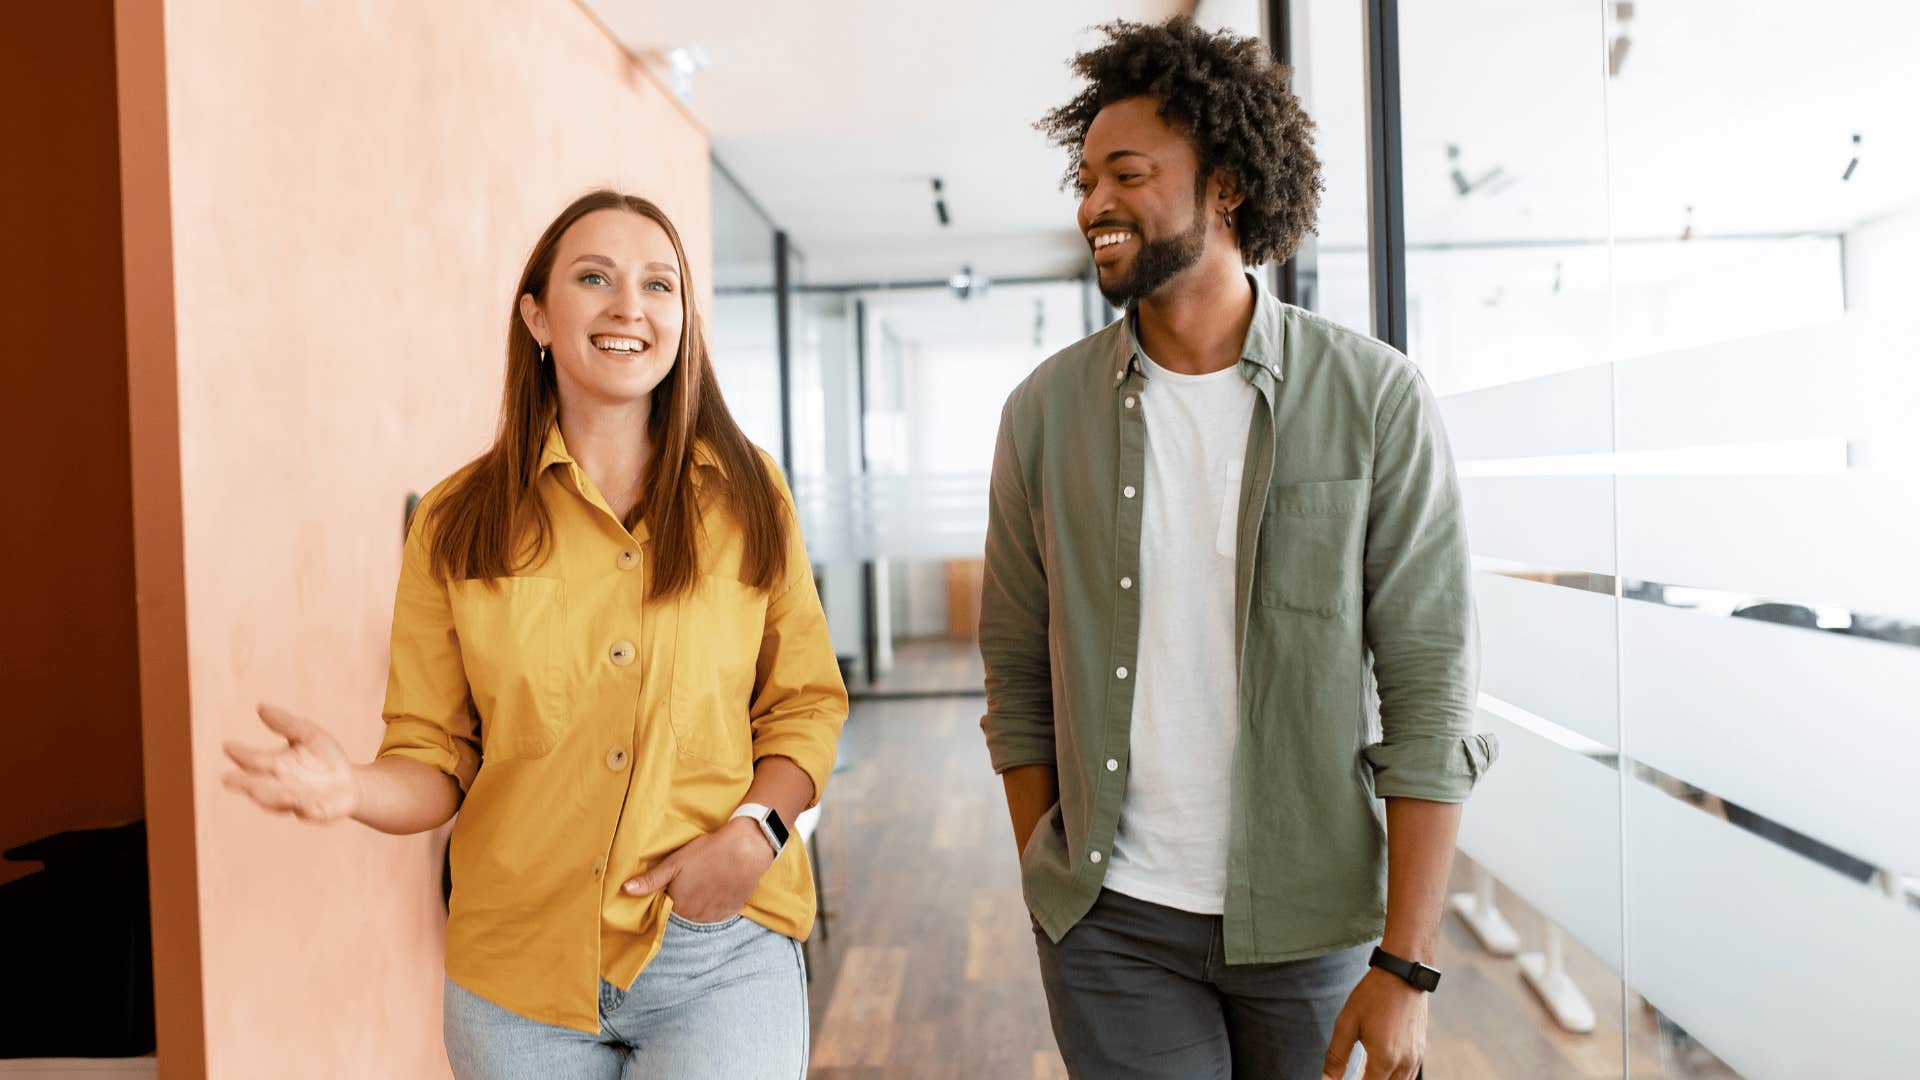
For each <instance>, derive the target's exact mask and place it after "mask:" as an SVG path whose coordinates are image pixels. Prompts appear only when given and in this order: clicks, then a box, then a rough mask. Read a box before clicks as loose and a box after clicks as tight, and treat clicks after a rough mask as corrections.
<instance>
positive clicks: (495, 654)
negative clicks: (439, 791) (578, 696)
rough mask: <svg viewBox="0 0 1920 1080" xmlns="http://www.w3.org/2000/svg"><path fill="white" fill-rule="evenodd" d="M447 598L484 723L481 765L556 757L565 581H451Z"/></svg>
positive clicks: (562, 713)
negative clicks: (492, 762) (490, 762)
mask: <svg viewBox="0 0 1920 1080" xmlns="http://www.w3.org/2000/svg"><path fill="white" fill-rule="evenodd" d="M447 599H448V602H449V604H450V606H451V608H452V613H453V624H454V632H455V633H456V634H457V635H458V636H459V639H460V657H461V662H462V663H463V664H464V665H465V667H466V675H467V686H468V689H469V692H470V693H471V694H472V695H473V705H474V709H475V711H476V712H477V713H478V714H479V717H480V745H481V759H482V760H483V761H509V760H514V759H517V758H537V757H544V756H546V755H547V754H548V753H551V752H552V750H553V748H554V746H555V745H557V744H558V743H559V741H560V736H561V735H562V734H563V733H564V732H565V730H566V726H567V707H568V694H567V686H566V667H565V654H564V651H563V650H564V642H563V638H564V633H565V629H566V621H567V620H566V601H567V591H566V582H564V581H561V580H559V579H557V578H543V577H509V578H492V579H467V580H461V581H454V582H451V583H449V585H448V588H447Z"/></svg>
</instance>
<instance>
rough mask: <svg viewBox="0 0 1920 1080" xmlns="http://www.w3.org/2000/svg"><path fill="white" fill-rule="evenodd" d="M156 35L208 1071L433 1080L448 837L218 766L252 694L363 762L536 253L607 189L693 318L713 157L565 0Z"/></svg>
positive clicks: (218, 12) (493, 393) (214, 21)
mask: <svg viewBox="0 0 1920 1080" xmlns="http://www.w3.org/2000/svg"><path fill="white" fill-rule="evenodd" d="M122 3H123V4H137V0H122ZM163 37H164V56H165V94H166V121H165V122H166V127H167V131H168V135H167V141H166V155H167V159H168V183H169V185H170V190H171V234H172V262H171V274H172V288H173V294H174V301H173V312H174V319H175V321H176V331H175V337H174V345H175V352H176V356H175V359H174V365H175V371H176V386H177V393H178V425H177V438H178V455H179V506H180V531H181V544H182V556H181V562H182V571H181V573H182V580H183V583H184V595H185V634H186V642H187V648H186V656H187V660H186V663H187V685H188V688H189V695H188V696H189V699H190V702H191V704H190V708H189V710H188V715H186V716H180V717H154V716H150V717H149V718H148V723H149V724H150V725H152V724H165V725H172V724H177V725H179V737H180V738H181V739H183V740H185V741H186V742H187V743H188V745H189V749H190V755H191V762H192V777H193V780H192V807H191V809H192V815H193V823H194V824H193V840H194V842H195V845H196V847H197V852H198V857H197V868H196V879H195V883H194V884H195V886H196V887H197V891H198V905H199V907H198V912H199V933H200V938H201V940H200V958H201V962H202V967H203V970H202V972H201V981H202V997H203V1003H204V1012H205V1019H204V1039H205V1062H206V1070H207V1073H208V1075H210V1076H214V1077H258V1076H274V1077H285V1078H296V1077H340V1076H369V1077H371V1076H396V1077H398V1076H405V1077H420V1076H434V1075H444V1074H445V1072H446V1066H445V1061H444V1058H443V1056H442V1049H441V1037H440V986H441V982H440V979H441V976H440V962H441V956H440V952H441V908H440V898H439V893H438V881H439V866H440V864H439V858H440V856H439V851H440V847H439V839H438V838H437V837H434V838H428V837H414V838H407V839H393V838H388V837H383V836H378V835H375V834H372V833H370V832H367V831H365V830H363V829H360V828H358V827H354V826H340V827H336V828H327V829H316V828H312V827H308V826H303V825H300V824H297V823H294V822H291V821H288V820H282V819H276V818H269V817H267V816H265V815H263V814H260V813H258V812H256V811H254V810H253V809H252V808H251V807H250V806H247V805H244V804H242V803H241V802H240V801H239V800H238V799H237V797H235V796H233V795H231V794H229V793H228V792H226V791H225V790H223V789H222V788H221V787H220V784H219V774H220V772H221V771H222V761H221V754H220V743H221V740H223V739H227V738H233V737H241V738H258V737H259V736H260V734H261V732H260V730H259V728H258V725H257V722H256V721H255V720H254V718H253V715H252V709H253V705H254V703H255V702H256V701H260V700H267V701H274V702H278V703H281V704H284V705H286V706H288V707H291V708H293V709H295V710H297V711H299V712H302V713H305V714H307V715H309V716H311V717H313V718H315V719H317V720H320V721H321V722H323V723H325V724H326V725H327V726H328V727H330V728H331V729H332V730H333V731H334V733H335V734H336V735H338V737H339V738H340V739H341V740H342V741H343V742H345V743H346V744H347V746H348V747H349V748H350V749H351V751H352V752H353V753H354V754H355V755H357V756H359V757H361V758H365V757H368V756H370V755H371V754H372V752H373V750H374V748H375V747H376V745H377V744H378V741H379V737H380V719H379V716H380V704H381V697H382V692H383V689H384V681H385V675H386V647H387V630H388V624H389V617H390V614H391V603H392V595H393V585H394V579H395V574H396V572H397V568H398V558H399V553H400V523H401V509H402V501H403V499H404V497H405V495H406V493H407V492H408V491H410V490H411V491H419V490H425V489H426V488H427V487H428V486H429V485H431V484H432V483H434V482H435V481H437V480H438V479H440V478H441V477H442V476H444V475H445V474H447V473H448V472H449V471H451V470H452V469H454V468H455V467H457V466H458V465H459V464H461V463H462V462H463V461H465V460H467V459H468V458H470V457H472V456H473V455H474V454H475V453H477V452H478V451H479V450H480V449H481V448H482V447H483V446H484V444H485V443H486V441H487V439H488V438H489V436H490V434H491V432H492V429H493V424H494V418H495V414H496V409H497V405H498V396H499V386H500V374H501V369H502V363H503V359H502V357H503V342H504V330H505V325H506V320H507V317H508V312H509V308H510V304H511V301H512V299H513V298H512V296H511V295H510V292H511V290H512V288H513V285H514V282H515V280H516V277H517V275H518V272H519V270H520V266H521V262H522V260H523V258H524V257H525V254H526V251H527V249H528V247H530V246H531V244H532V242H533V240H534V239H535V237H536V235H537V234H538V233H539V231H540V230H541V228H542V227H543V226H544V225H545V224H546V222H547V220H548V219H549V218H551V217H552V215H553V214H555V213H556V212H558V211H559V209H560V208H561V207H562V206H563V205H564V204H565V203H566V202H567V201H568V200H569V199H570V198H571V197H573V196H574V195H576V194H578V193H579V192H581V191H583V190H585V189H587V188H589V187H592V186H596V185H602V184H610V185H613V186H616V187H620V188H624V189H627V190H631V191H635V192H639V193H642V194H645V195H648V196H650V197H652V198H654V199H655V200H657V201H658V202H660V203H661V204H662V205H663V206H664V207H665V208H666V209H667V211H668V213H670V214H672V215H673V216H674V217H675V219H676V222H677V223H678V224H679V226H680V229H681V231H682V233H683V235H684V236H685V237H686V239H687V243H688V245H689V252H688V255H689V257H690V258H691V259H692V260H693V261H694V263H695V265H696V273H697V274H698V276H700V277H701V278H702V279H703V280H702V282H701V291H702V293H703V294H705V295H709V296H710V295H711V285H710V279H709V278H708V276H707V270H706V267H707V263H708V256H709V253H710V250H711V233H712V229H711V221H710V208H709V189H708V145H707V137H706V134H705V132H704V131H703V130H702V129H701V128H700V127H699V126H698V125H697V124H696V123H694V122H693V121H692V120H691V119H690V118H689V116H688V114H687V113H686V112H685V111H683V110H682V109H681V108H680V107H679V105H678V103H677V102H675V101H673V100H672V99H671V98H670V97H669V96H668V95H666V94H665V93H664V92H663V91H662V90H661V89H660V88H659V86H658V85H657V84H656V83H654V82H652V81H651V80H650V79H649V78H648V77H647V76H645V75H644V74H643V73H642V72H641V70H640V68H639V67H638V66H637V65H636V64H635V63H634V62H633V61H632V60H631V59H630V58H629V57H628V56H627V54H625V53H624V52H623V51H622V49H621V48H619V47H618V46H617V45H616V44H615V43H614V42H613V41H611V40H610V39H609V38H608V37H607V35H606V34H605V32H604V31H603V29H602V28H601V27H600V26H599V25H598V24H597V23H595V22H594V21H593V20H591V19H590V18H589V17H588V16H587V15H586V14H585V13H584V11H583V10H582V9H581V8H580V7H579V6H577V5H576V4H575V3H572V2H569V0H487V2H475V0H410V2H408V3H397V4H388V3H376V4H340V3H300V4H293V3H271V4H255V3H241V2H236V0H224V2H223V0H166V3H165V5H164V34H163ZM134 451H135V454H136V456H137V455H138V454H139V452H140V447H139V446H137V445H136V446H135V448H134ZM151 737H152V736H151V733H150V738H151ZM160 1054H161V1063H162V1068H163V1070H165V1069H167V1058H168V1051H167V1046H166V1043H165V1041H164V1036H163V1042H162V1046H161V1051H160ZM168 1071H171V1070H168Z"/></svg>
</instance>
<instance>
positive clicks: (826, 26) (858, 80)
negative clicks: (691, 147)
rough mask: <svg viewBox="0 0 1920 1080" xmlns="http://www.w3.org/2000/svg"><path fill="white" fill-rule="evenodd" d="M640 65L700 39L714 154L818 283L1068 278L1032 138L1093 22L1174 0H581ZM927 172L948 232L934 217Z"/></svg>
mask: <svg viewBox="0 0 1920 1080" xmlns="http://www.w3.org/2000/svg"><path fill="white" fill-rule="evenodd" d="M590 2H591V4H592V6H593V7H594V9H595V10H596V11H597V12H598V13H599V15H600V16H601V18H603V19H604V20H605V21H606V22H607V24H608V25H609V26H610V27H611V28H612V29H613V31H614V33H615V34H616V35H618V36H619V37H620V39H621V40H622V41H623V42H625V43H626V45H627V46H628V47H630V48H632V49H634V50H635V51H637V52H640V53H642V54H643V55H644V54H645V53H646V52H647V51H648V50H658V49H671V48H674V47H677V46H698V47H700V48H703V49H705V50H706V51H707V53H708V54H709V56H711V58H712V65H711V66H710V67H709V68H708V69H707V70H705V71H703V72H701V73H700V74H699V75H698V76H697V77H696V78H695V81H694V90H693V100H692V102H691V106H692V108H693V111H694V114H695V115H696V116H698V117H700V119H701V120H702V121H704V122H705V123H706V125H707V127H708V129H709V131H710V132H711V133H712V136H713V146H714V152H715V154H716V155H717V156H718V157H719V158H720V160H721V161H722V162H723V163H724V164H725V165H726V167H727V168H728V169H729V170H730V171H731V172H732V173H733V174H734V175H735V176H737V177H738V178H739V179H740V181H741V183H743V184H744V185H745V186H746V187H747V188H748V190H750V191H751V192H752V193H753V195H754V198H755V199H757V200H758V201H759V202H760V204H761V205H763V206H764V207H766V209H767V212H768V213H770V214H771V215H772V216H773V217H774V219H775V220H776V221H777V222H779V224H780V225H781V226H782V227H783V228H785V229H786V230H787V231H788V233H789V234H790V235H791V236H792V238H793V241H794V243H795V245H796V246H798V247H799V248H800V249H801V250H802V251H803V252H804V253H805V255H806V257H807V274H808V277H809V278H810V279H811V280H814V281H823V282H835V281H858V280H899V279H915V278H918V279H925V278H934V277H938V278H944V277H946V276H947V275H949V274H951V273H953V272H955V271H957V270H958V269H959V268H960V266H961V265H962V264H963V263H970V264H971V265H972V266H973V267H974V269H975V270H976V271H977V272H980V273H984V274H987V275H989V276H1007V275H1013V274H1034V273H1069V274H1071V273H1077V272H1079V269H1080V267H1081V265H1082V263H1083V262H1084V261H1085V246H1084V244H1083V242H1082V241H1081V240H1080V239H1079V236H1078V234H1077V232H1076V231H1075V229H1074V225H1073V215H1074V203H1073V200H1071V199H1070V198H1069V197H1068V196H1067V195H1065V194H1064V193H1062V192H1061V191H1060V189H1059V184H1058V181H1059V178H1060V175H1061V173H1062V170H1063V168H1064V167H1065V164H1066V161H1065V158H1064V157H1063V156H1062V154H1061V152H1060V151H1058V150H1055V149H1053V148H1051V147H1049V146H1048V145H1047V143H1046V140H1045V139H1044V138H1042V137H1041V135H1040V134H1039V133H1038V132H1036V131H1034V130H1033V126H1032V125H1033V122H1034V121H1035V120H1037V119H1039V117H1040V114H1041V113H1043V112H1045V111H1046V110H1047V109H1049V108H1051V107H1053V106H1055V105H1058V104H1061V103H1063V102H1065V101H1067V100H1068V99H1070V98H1071V97H1072V96H1073V94H1074V93H1075V91H1076V82H1075V80H1074V79H1073V78H1072V75H1071V73H1070V72H1069V71H1068V69H1067V61H1068V60H1069V59H1070V58H1071V57H1072V56H1073V54H1074V53H1076V52H1078V51H1080V50H1082V49H1084V48H1086V47H1088V46H1089V45H1091V44H1093V43H1095V42H1096V41H1097V40H1099V39H1098V35H1097V34H1095V33H1093V32H1092V31H1091V29H1090V28H1091V27H1093V26H1094V25H1095V24H1098V23H1101V22H1105V21H1107V20H1110V19H1116V18H1126V19H1158V18H1163V17H1165V16H1166V15H1168V14H1171V13H1172V12H1173V11H1175V10H1176V9H1178V8H1180V7H1182V6H1183V5H1182V4H1180V3H1179V2H1178V0H1044V2H1038V3H1035V2H1025V3H1022V2H1018V0H976V2H974V3H967V4H953V3H931V2H925V0H843V2H838V3H819V4H812V3H792V2H787V3H775V2H767V3H743V2H738V0H735V2H718V3H701V4H664V3H659V2H658V0H590ZM935 176H938V177H941V178H942V179H943V180H944V182H945V186H946V199H947V207H948V210H949V211H950V212H951V215H952V221H953V224H952V225H951V226H949V227H947V228H944V229H943V228H941V227H940V225H939V224H938V222H937V221H936V220H935V217H934V209H933V194H932V189H931V180H932V178H933V177H935Z"/></svg>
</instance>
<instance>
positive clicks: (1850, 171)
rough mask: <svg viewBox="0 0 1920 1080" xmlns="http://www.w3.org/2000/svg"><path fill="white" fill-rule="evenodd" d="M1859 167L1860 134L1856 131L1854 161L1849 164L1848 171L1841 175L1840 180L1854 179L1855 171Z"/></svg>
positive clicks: (1854, 134) (1854, 136)
mask: <svg viewBox="0 0 1920 1080" xmlns="http://www.w3.org/2000/svg"><path fill="white" fill-rule="evenodd" d="M1859 167H1860V133H1859V132H1857V131H1856V132H1854V133H1853V159H1852V160H1851V161H1848V162H1847V171H1846V172H1843V173H1841V174H1840V179H1842V180H1851V179H1853V170H1855V169H1857V168H1859Z"/></svg>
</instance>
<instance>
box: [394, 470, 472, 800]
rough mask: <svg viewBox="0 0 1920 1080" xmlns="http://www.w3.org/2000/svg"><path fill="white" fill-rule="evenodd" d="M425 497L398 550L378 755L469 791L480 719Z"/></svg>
mask: <svg viewBox="0 0 1920 1080" xmlns="http://www.w3.org/2000/svg"><path fill="white" fill-rule="evenodd" d="M425 509H426V504H425V503H424V502H423V503H422V504H421V506H420V507H419V509H418V510H416V512H415V514H414V521H413V527H412V528H411V529H409V530H408V532H407V542H406V546H405V548H404V549H403V551H402V553H401V556H400V583H399V585H398V587H397V588H396V589H395V593H394V601H393V639H392V647H391V650H390V653H389V657H390V658H389V660H388V665H387V700H386V705H385V706H384V707H383V708H382V709H381V717H382V719H384V720H385V721H386V724H387V728H386V734H385V736H384V737H383V738H382V739H381V741H380V753H379V755H378V756H379V757H404V758H411V759H413V760H414V761H418V762H420V763H421V764H423V765H431V766H432V767H434V768H436V769H439V770H440V771H441V772H443V773H446V774H447V775H448V776H451V777H453V778H454V779H455V780H457V781H458V782H459V784H460V790H461V791H462V792H464V791H466V790H467V789H468V788H470V787H472V786H473V778H474V776H475V775H476V774H478V773H479V771H480V722H479V719H478V718H477V717H476V716H475V715H474V712H473V703H472V699H471V697H470V694H469V691H468V687H467V673H466V668H465V667H464V666H463V663H462V661H461V657H460V640H459V636H458V635H457V634H456V633H455V631H454V625H453V607H452V604H451V603H449V601H448V599H447V587H446V585H445V584H443V583H442V582H440V581H438V580H436V579H435V578H434V576H433V574H432V572H431V570H430V565H431V555H430V553H429V551H428V549H427V543H426V539H425V535H424V534H425V533H426V528H425V526H424V521H423V519H424V517H425V513H424V511H425Z"/></svg>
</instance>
